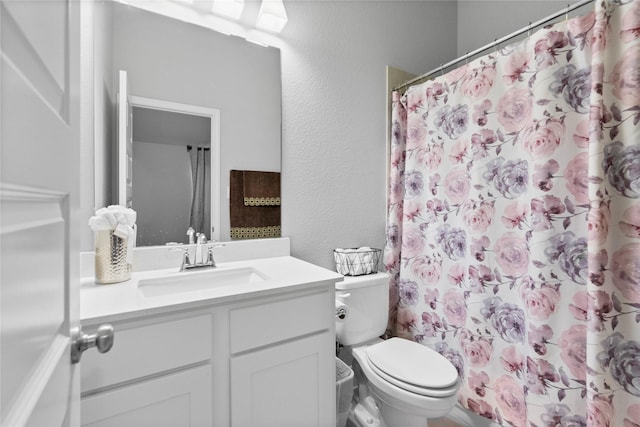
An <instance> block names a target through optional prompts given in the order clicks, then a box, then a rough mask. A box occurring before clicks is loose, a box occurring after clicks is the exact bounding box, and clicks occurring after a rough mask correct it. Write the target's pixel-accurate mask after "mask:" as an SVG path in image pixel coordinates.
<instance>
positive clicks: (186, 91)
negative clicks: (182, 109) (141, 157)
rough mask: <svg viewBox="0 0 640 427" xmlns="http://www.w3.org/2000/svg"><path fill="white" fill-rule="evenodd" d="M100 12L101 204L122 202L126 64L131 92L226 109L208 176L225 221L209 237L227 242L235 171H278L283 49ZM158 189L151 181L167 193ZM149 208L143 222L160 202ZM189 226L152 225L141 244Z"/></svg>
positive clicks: (157, 18)
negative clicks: (119, 107) (121, 79)
mask: <svg viewBox="0 0 640 427" xmlns="http://www.w3.org/2000/svg"><path fill="white" fill-rule="evenodd" d="M95 12H96V22H95V49H94V50H95V52H94V71H95V73H96V91H95V99H96V104H95V118H96V125H95V129H96V131H95V132H96V147H95V153H96V162H95V173H96V175H95V178H96V191H95V204H96V206H97V207H101V206H106V205H108V204H113V203H114V202H115V203H117V176H116V154H115V151H114V145H115V143H114V139H115V138H114V136H115V135H116V134H117V132H116V121H117V120H116V114H115V111H116V109H115V104H116V102H115V99H116V94H115V92H116V89H117V74H118V70H126V71H127V74H128V88H129V93H130V95H131V96H132V97H142V98H152V99H157V100H163V101H168V102H173V103H180V104H187V105H193V106H199V107H204V108H210V109H216V110H218V111H219V112H220V156H219V161H220V168H219V170H218V172H214V173H213V174H212V176H211V182H212V184H213V183H216V184H217V186H218V187H219V188H220V195H219V197H217V199H216V198H215V197H213V196H212V197H211V206H212V217H215V215H216V213H217V215H218V218H219V223H220V226H219V227H218V230H217V231H218V232H219V234H218V235H216V234H215V233H214V236H211V232H208V233H206V234H207V238H212V237H213V238H214V239H217V240H221V241H224V240H229V239H230V221H229V198H228V188H229V174H230V170H254V171H270V172H280V169H281V157H280V136H281V135H280V132H281V81H280V52H279V50H278V49H276V48H272V47H264V46H259V45H256V44H253V43H249V42H247V41H246V40H244V39H241V38H239V37H234V36H227V35H224V34H221V33H217V32H215V31H213V30H211V29H209V28H205V27H203V26H199V25H195V24H192V23H186V22H182V21H179V20H177V19H173V18H170V17H167V16H164V15H160V14H156V13H152V12H149V11H146V10H142V9H139V8H136V7H133V6H129V5H125V4H121V3H117V2H111V1H103V2H98V3H97V4H96V8H95ZM134 126H135V124H134ZM155 127H156V128H157V129H156V130H157V131H158V132H165V131H161V130H160V129H159V127H158V126H155ZM145 138H146V137H145ZM157 145H159V144H157ZM164 145H167V144H164ZM190 145H192V146H194V147H197V146H198V145H202V144H200V143H193V144H190ZM133 155H134V159H133V162H135V161H136V159H135V153H134V154H133ZM182 155H184V156H186V154H185V153H184V152H182ZM152 166H153V167H154V168H155V169H157V170H162V169H163V167H161V166H159V165H156V164H154V165H152ZM164 169H165V170H164V172H163V173H166V172H167V169H166V168H164ZM183 173H185V172H184V171H183ZM133 175H135V173H134V174H133ZM153 179H155V178H153ZM134 181H135V182H133V183H132V185H133V189H132V193H139V191H137V189H136V185H137V184H136V182H137V180H136V179H135V177H134ZM154 182H156V184H157V181H154ZM162 185H165V184H162ZM162 185H155V186H154V187H155V188H160V189H161V190H163V189H162ZM212 187H215V185H212ZM142 191H144V190H142ZM166 198H167V197H166V194H165V193H164V192H161V194H159V195H155V196H153V197H152V199H153V200H155V201H158V202H160V201H164V200H165V199H166ZM134 203H135V202H134ZM152 204H153V202H151V203H150V205H152ZM133 208H134V209H136V210H139V209H138V208H137V207H136V206H133ZM149 209H150V211H149V212H150V213H148V214H146V213H144V212H139V213H138V225H139V226H140V225H141V224H142V223H143V222H145V221H146V220H147V219H148V218H147V216H155V215H157V213H158V212H161V211H164V209H163V208H162V207H161V206H160V205H153V206H150V208H149ZM152 227H153V226H152ZM187 227H188V224H185V223H184V222H183V221H182V220H177V221H175V222H172V223H167V224H166V225H162V230H160V229H158V230H155V234H156V236H154V238H153V239H150V240H147V241H146V242H145V241H144V240H145V239H144V238H143V239H139V241H140V240H142V241H140V243H142V244H153V245H155V244H164V243H167V242H169V241H178V242H186V235H185V233H186V228H187ZM214 229H215V225H214ZM169 230H170V231H171V234H170V233H169ZM165 239H166V240H165Z"/></svg>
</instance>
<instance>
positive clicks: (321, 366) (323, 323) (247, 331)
mask: <svg viewBox="0 0 640 427" xmlns="http://www.w3.org/2000/svg"><path fill="white" fill-rule="evenodd" d="M334 306H335V297H334V294H333V291H332V292H326V291H325V292H320V293H313V294H308V295H304V296H298V297H289V298H285V299H276V300H271V301H263V302H262V303H261V304H254V305H248V306H240V307H235V308H233V309H231V311H230V313H229V319H230V329H231V334H230V338H231V339H230V350H231V351H230V354H231V357H230V371H231V425H233V426H279V427H284V426H291V427H303V426H331V425H335V422H336V421H335V420H336V418H335V410H336V408H335V406H336V403H335V402H336V400H335V394H334V390H335V354H334V351H335V350H334V349H335V335H334V329H333V324H334V320H333V316H331V312H332V311H331V308H332V307H334Z"/></svg>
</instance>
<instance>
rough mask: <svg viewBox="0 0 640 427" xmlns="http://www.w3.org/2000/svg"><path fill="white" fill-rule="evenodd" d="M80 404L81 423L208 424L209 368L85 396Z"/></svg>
mask: <svg viewBox="0 0 640 427" xmlns="http://www.w3.org/2000/svg"><path fill="white" fill-rule="evenodd" d="M80 408H81V414H82V415H81V419H82V425H83V426H91V427H145V426H149V427H152V426H153V427H161V426H166V427H195V426H207V427H210V426H211V425H212V412H211V368H210V366H208V365H207V366H201V367H198V368H193V369H188V370H184V371H180V372H177V373H174V374H169V375H163V376H160V377H156V378H152V379H149V380H145V381H141V382H138V383H134V384H131V385H127V386H123V387H118V388H116V389H113V390H110V391H106V392H101V393H97V394H94V395H91V396H87V397H85V398H83V399H82V400H81V403H80Z"/></svg>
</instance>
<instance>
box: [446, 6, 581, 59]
mask: <svg viewBox="0 0 640 427" xmlns="http://www.w3.org/2000/svg"><path fill="white" fill-rule="evenodd" d="M573 3H575V1H574V0H571V1H566V0H561V1H559V0H537V1H535V0H534V1H532V0H518V1H474V0H459V1H458V55H464V54H465V53H467V52H472V51H474V50H475V49H477V48H480V47H482V46H485V45H486V44H488V43H491V42H493V41H494V40H496V39H499V38H500V37H503V36H506V35H507V34H511V33H512V32H514V31H516V30H519V29H520V28H523V27H525V26H527V25H529V24H530V23H532V22H536V21H538V20H539V19H542V18H545V17H547V16H549V15H551V14H553V13H555V12H557V11H559V10H564V9H566V7H567V4H573ZM588 7H589V6H588ZM590 7H593V6H590ZM571 15H575V13H573V14H571ZM522 37H526V36H522Z"/></svg>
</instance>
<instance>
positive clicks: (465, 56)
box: [464, 52, 469, 65]
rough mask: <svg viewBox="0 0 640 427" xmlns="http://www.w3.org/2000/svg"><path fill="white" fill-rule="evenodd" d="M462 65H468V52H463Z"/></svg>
mask: <svg viewBox="0 0 640 427" xmlns="http://www.w3.org/2000/svg"><path fill="white" fill-rule="evenodd" d="M464 65H469V52H467V53H465V54H464Z"/></svg>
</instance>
